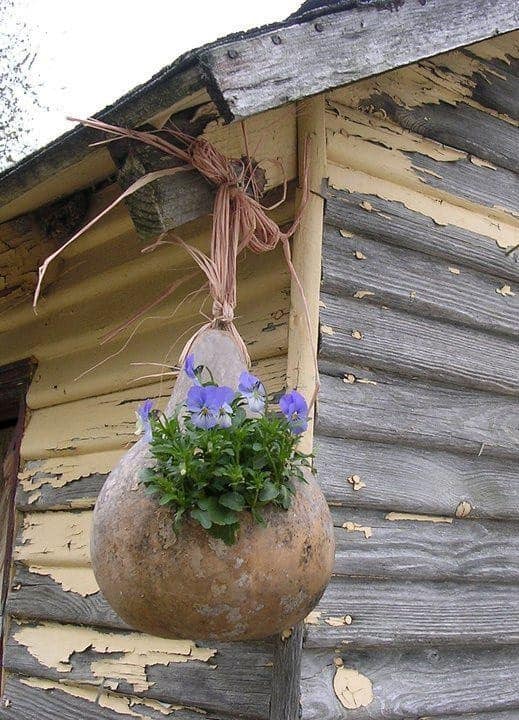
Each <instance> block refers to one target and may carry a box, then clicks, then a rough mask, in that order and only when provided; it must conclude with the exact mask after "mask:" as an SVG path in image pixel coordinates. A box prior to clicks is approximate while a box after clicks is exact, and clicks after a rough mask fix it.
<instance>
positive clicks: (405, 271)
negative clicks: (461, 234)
mask: <svg viewBox="0 0 519 720" xmlns="http://www.w3.org/2000/svg"><path fill="white" fill-rule="evenodd" d="M518 197H519V195H518ZM359 251H360V252H361V253H362V254H363V255H364V256H365V257H364V259H363V260H360V261H359V260H358V259H357V257H356V256H355V253H356V252H359ZM452 267H454V269H458V270H459V271H460V272H459V274H454V273H453V272H452V271H451V270H450V269H449V268H452ZM504 284H505V283H504V282H503V280H502V278H500V277H499V276H497V275H490V274H487V273H482V272H479V271H477V270H473V269H472V268H467V267H466V266H463V265H461V264H459V263H456V264H455V265H454V261H453V260H452V259H450V260H449V259H443V258H438V257H436V256H433V255H426V254H425V253H422V252H410V251H409V250H408V249H405V248H401V247H396V246H394V245H389V244H387V243H384V242H380V240H378V241H377V240H373V239H370V238H365V237H362V236H360V235H353V237H343V236H342V235H341V233H340V231H339V230H338V229H337V228H334V227H332V226H329V225H328V226H325V230H324V243H323V281H322V291H323V292H324V293H326V294H333V295H338V296H340V297H344V298H352V297H353V296H354V294H355V293H356V292H359V291H366V290H367V291H368V292H369V293H373V294H370V295H366V296H365V297H364V298H363V299H362V302H363V303H366V302H368V303H370V302H372V303H376V304H377V305H389V306H390V307H392V308H398V309H399V310H405V311H407V312H409V313H411V314H412V315H418V316H420V317H421V318H423V320H422V321H423V323H424V325H425V324H426V323H427V322H428V321H429V319H430V318H435V319H444V320H448V321H450V322H453V323H460V324H463V325H468V326H470V327H473V328H477V329H479V330H486V331H490V332H499V333H503V334H507V335H511V336H518V335H519V286H518V287H517V292H516V294H515V295H510V296H508V297H504V296H503V295H501V294H500V293H498V292H497V291H498V290H500V289H501V288H502V287H503V285H504ZM514 288H515V284H514ZM513 291H514V290H512V292H513ZM323 301H324V302H325V304H326V299H325V298H323ZM358 312H360V313H361V312H362V303H359V309H358ZM324 314H325V315H326V311H324ZM324 322H326V321H324ZM330 322H331V324H332V325H333V321H332V320H331V321H330ZM462 332H465V331H464V330H463V331H462ZM469 337H470V333H469ZM494 341H495V342H496V344H497V346H498V345H499V339H497V340H496V339H495V338H494V337H492V336H489V337H488V339H487V344H491V345H493V344H494ZM512 362H513V357H512Z"/></svg>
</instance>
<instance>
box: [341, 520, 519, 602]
mask: <svg viewBox="0 0 519 720" xmlns="http://www.w3.org/2000/svg"><path fill="white" fill-rule="evenodd" d="M332 511H333V518H334V523H335V526H336V529H335V542H336V555H335V569H334V573H336V574H337V575H348V576H352V577H358V578H384V579H393V580H398V579H405V580H411V579H412V580H435V581H443V580H447V581H451V582H462V581H463V582H464V581H467V582H471V583H476V582H478V583H482V582H500V583H517V582H519V533H518V528H519V526H518V524H517V523H516V522H504V521H497V520H473V519H470V515H469V516H468V517H467V518H463V519H461V518H457V517H455V518H452V517H449V516H443V515H427V514H425V513H424V512H423V511H422V512H421V513H402V514H400V513H398V512H395V511H390V512H384V513H381V512H373V511H368V510H357V509H350V508H338V507H334V508H332ZM359 528H367V531H365V530H361V529H359ZM366 533H367V537H366ZM518 595H519V593H518Z"/></svg>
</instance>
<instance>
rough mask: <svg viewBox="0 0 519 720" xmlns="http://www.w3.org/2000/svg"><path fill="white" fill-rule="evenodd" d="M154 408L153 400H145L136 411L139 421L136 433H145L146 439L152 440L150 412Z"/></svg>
mask: <svg viewBox="0 0 519 720" xmlns="http://www.w3.org/2000/svg"><path fill="white" fill-rule="evenodd" d="M152 410H153V400H145V401H144V402H143V403H142V405H139V407H138V408H137V410H136V411H135V416H136V418H137V422H136V423H135V434H136V435H141V434H142V433H144V437H145V438H146V440H151V422H150V414H151V411H152Z"/></svg>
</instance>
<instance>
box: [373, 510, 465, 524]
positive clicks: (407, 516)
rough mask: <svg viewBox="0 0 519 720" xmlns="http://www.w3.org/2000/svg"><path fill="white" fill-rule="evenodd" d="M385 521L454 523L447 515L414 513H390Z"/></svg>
mask: <svg viewBox="0 0 519 720" xmlns="http://www.w3.org/2000/svg"><path fill="white" fill-rule="evenodd" d="M384 519H385V520H390V521H391V522H396V521H398V520H416V521H418V522H432V523H452V522H453V519H452V518H451V517H447V516H446V515H416V514H414V513H402V512H390V513H387V515H385V517H384Z"/></svg>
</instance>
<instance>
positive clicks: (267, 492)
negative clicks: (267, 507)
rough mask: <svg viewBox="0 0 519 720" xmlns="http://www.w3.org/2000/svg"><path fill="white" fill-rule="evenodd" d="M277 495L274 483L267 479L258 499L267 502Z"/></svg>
mask: <svg viewBox="0 0 519 720" xmlns="http://www.w3.org/2000/svg"><path fill="white" fill-rule="evenodd" d="M278 495H279V490H278V488H277V487H276V486H275V485H274V483H272V482H269V481H267V482H266V483H265V485H264V486H263V489H262V490H261V492H260V494H259V499H260V500H261V502H263V503H268V502H271V501H272V500H274V498H277V496H278Z"/></svg>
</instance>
